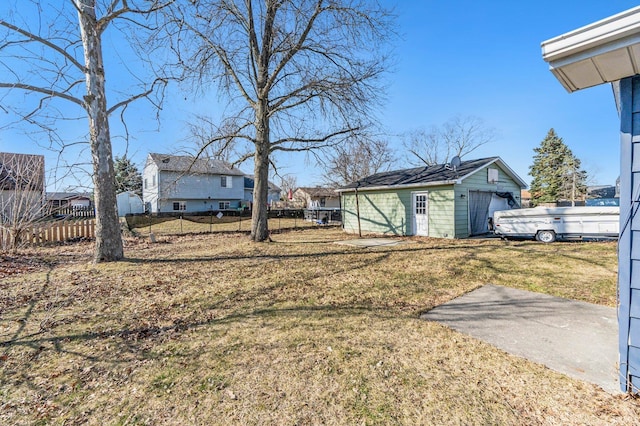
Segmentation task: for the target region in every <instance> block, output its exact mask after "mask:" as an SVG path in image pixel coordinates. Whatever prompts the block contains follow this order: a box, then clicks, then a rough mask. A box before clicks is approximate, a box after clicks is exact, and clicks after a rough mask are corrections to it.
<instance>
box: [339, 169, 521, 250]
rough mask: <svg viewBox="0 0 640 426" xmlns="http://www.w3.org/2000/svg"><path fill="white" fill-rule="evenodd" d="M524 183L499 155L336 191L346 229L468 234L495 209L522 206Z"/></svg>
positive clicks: (484, 228)
mask: <svg viewBox="0 0 640 426" xmlns="http://www.w3.org/2000/svg"><path fill="white" fill-rule="evenodd" d="M526 187H527V184H526V183H525V182H524V181H523V180H522V179H521V178H520V177H519V176H518V175H517V174H516V173H515V172H514V171H513V170H512V169H511V168H510V167H509V166H507V164H506V163H505V162H504V161H502V159H500V157H491V158H481V159H478V160H468V161H460V160H459V159H458V158H454V159H453V160H452V161H451V163H447V164H438V165H434V166H425V167H418V168H413V169H405V170H396V171H391V172H384V173H377V174H375V175H371V176H368V177H366V178H364V179H361V180H359V181H357V182H353V183H351V184H349V185H346V186H344V187H342V188H339V189H338V190H337V191H338V192H339V193H340V200H341V210H342V222H343V228H344V230H345V231H346V232H349V233H374V234H387V235H418V236H426V237H437V238H467V237H469V236H473V235H481V234H485V233H487V232H488V231H489V224H490V220H489V218H490V217H492V216H493V212H494V211H497V210H507V209H510V208H519V207H520V192H521V190H522V189H525V188H526Z"/></svg>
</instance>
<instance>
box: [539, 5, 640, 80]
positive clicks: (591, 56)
mask: <svg viewBox="0 0 640 426" xmlns="http://www.w3.org/2000/svg"><path fill="white" fill-rule="evenodd" d="M542 57H543V59H544V60H545V61H547V62H548V63H549V69H550V70H551V72H552V73H553V74H554V75H555V76H556V78H557V79H558V81H560V83H561V84H562V85H563V86H564V88H565V89H566V90H567V91H568V92H574V91H576V90H580V89H584V88H586V87H591V86H597V85H599V84H602V83H606V82H614V81H617V80H621V79H623V78H625V77H630V76H632V75H635V74H639V73H640V6H639V7H635V8H633V9H629V10H627V11H625V12H622V13H619V14H617V15H614V16H610V17H608V18H606V19H603V20H601V21H598V22H595V23H593V24H590V25H587V26H584V27H582V28H578V29H577V30H574V31H570V32H568V33H566V34H563V35H561V36H558V37H555V38H552V39H550V40H547V41H545V42H543V43H542Z"/></svg>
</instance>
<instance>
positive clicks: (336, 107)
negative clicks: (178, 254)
mask: <svg viewBox="0 0 640 426" xmlns="http://www.w3.org/2000/svg"><path fill="white" fill-rule="evenodd" d="M171 16H172V17H174V18H175V23H176V24H177V25H178V29H176V30H175V31H174V32H173V33H171V34H168V36H169V37H170V40H169V41H167V39H165V38H162V37H160V36H158V37H156V40H159V41H160V42H161V43H163V44H171V46H172V47H173V48H174V49H175V51H176V52H177V54H178V60H177V63H178V64H181V65H182V66H183V68H182V70H183V72H184V74H183V76H184V77H185V78H186V77H191V78H193V79H194V80H195V81H197V82H198V83H199V84H201V85H202V86H201V87H203V86H207V85H209V84H211V83H212V82H215V83H218V85H219V89H220V90H221V93H222V94H224V95H225V96H226V97H227V98H228V99H229V104H228V108H227V110H228V111H232V112H230V113H229V114H228V116H229V117H230V118H231V120H230V121H228V123H229V125H228V127H227V132H226V133H227V134H226V135H220V136H218V137H217V138H214V139H212V140H211V141H210V142H211V143H216V142H217V141H221V140H226V139H228V138H233V139H235V140H237V141H242V142H243V143H246V144H247V145H248V146H249V147H250V151H249V152H250V153H251V156H252V158H253V163H254V177H255V190H254V202H253V212H252V225H251V238H252V240H253V241H264V240H267V239H268V238H269V230H268V224H267V196H268V181H267V179H268V176H269V167H270V165H271V164H273V163H272V155H273V154H275V153H277V152H279V151H306V150H313V149H318V148H322V147H328V146H332V145H335V144H337V143H339V142H340V141H341V140H343V139H344V138H346V137H348V136H350V135H352V134H354V133H356V132H358V131H361V130H362V129H363V128H364V127H365V125H366V124H367V120H368V118H367V117H369V116H370V114H369V113H370V111H371V109H372V108H373V107H375V106H376V104H377V100H379V99H380V95H381V85H380V84H379V83H380V77H381V76H382V74H383V73H384V72H385V71H386V70H387V63H388V61H387V55H386V53H385V51H384V49H385V48H386V46H387V43H386V42H387V41H388V40H389V37H390V35H392V32H391V31H390V30H391V23H392V20H393V17H392V16H391V15H390V14H389V12H388V11H386V10H385V9H384V8H382V7H381V6H380V5H379V4H378V2H377V1H375V0H371V1H367V0H202V1H198V2H186V1H185V2H180V3H176V4H175V5H174V7H173V8H172V10H171ZM244 159H245V158H240V159H238V160H239V161H242V160H244Z"/></svg>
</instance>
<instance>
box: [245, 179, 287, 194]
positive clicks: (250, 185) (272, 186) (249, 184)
mask: <svg viewBox="0 0 640 426" xmlns="http://www.w3.org/2000/svg"><path fill="white" fill-rule="evenodd" d="M254 184H255V181H254V179H253V175H244V187H245V189H253V187H254ZM267 184H268V185H269V191H274V192H275V191H282V190H281V189H280V188H279V187H278V186H277V185H276V184H275V183H273V182H271V181H268V182H267Z"/></svg>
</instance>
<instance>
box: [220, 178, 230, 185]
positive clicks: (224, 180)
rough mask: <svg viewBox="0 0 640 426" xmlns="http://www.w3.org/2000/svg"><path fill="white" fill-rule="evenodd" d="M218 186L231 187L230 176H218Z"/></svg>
mask: <svg viewBox="0 0 640 426" xmlns="http://www.w3.org/2000/svg"><path fill="white" fill-rule="evenodd" d="M220 186H221V187H222V188H231V176H220Z"/></svg>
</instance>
